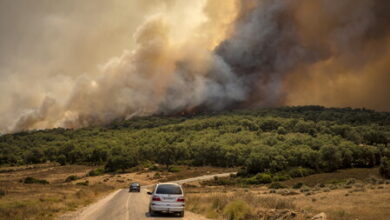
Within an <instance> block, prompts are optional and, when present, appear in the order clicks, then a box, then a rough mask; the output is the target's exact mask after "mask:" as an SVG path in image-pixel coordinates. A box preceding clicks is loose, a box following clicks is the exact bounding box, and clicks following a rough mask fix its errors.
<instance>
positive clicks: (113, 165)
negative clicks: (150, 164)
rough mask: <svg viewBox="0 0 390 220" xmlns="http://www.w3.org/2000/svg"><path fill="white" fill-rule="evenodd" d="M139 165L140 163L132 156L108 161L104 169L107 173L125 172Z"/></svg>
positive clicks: (118, 157) (116, 157) (117, 157)
mask: <svg viewBox="0 0 390 220" xmlns="http://www.w3.org/2000/svg"><path fill="white" fill-rule="evenodd" d="M137 165H138V161H137V160H136V159H135V158H134V157H132V156H131V155H128V156H127V155H121V156H114V157H113V158H111V159H110V160H108V162H107V164H106V166H105V167H104V169H105V171H107V172H115V171H118V170H122V171H124V170H125V169H128V168H131V167H135V166H137Z"/></svg>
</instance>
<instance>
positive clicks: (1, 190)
mask: <svg viewBox="0 0 390 220" xmlns="http://www.w3.org/2000/svg"><path fill="white" fill-rule="evenodd" d="M5 194H6V192H5V190H3V189H0V197H3V196H5Z"/></svg>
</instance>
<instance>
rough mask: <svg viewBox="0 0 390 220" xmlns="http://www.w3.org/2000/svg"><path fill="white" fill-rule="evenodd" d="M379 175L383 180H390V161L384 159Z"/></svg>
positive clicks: (386, 158)
mask: <svg viewBox="0 0 390 220" xmlns="http://www.w3.org/2000/svg"><path fill="white" fill-rule="evenodd" d="M379 173H380V175H381V176H382V177H383V178H386V179H390V159H389V158H388V157H382V160H381V165H380V167H379Z"/></svg>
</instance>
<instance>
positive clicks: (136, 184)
mask: <svg viewBox="0 0 390 220" xmlns="http://www.w3.org/2000/svg"><path fill="white" fill-rule="evenodd" d="M131 185H132V186H139V184H138V183H133V184H131Z"/></svg>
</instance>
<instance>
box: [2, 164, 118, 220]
mask: <svg viewBox="0 0 390 220" xmlns="http://www.w3.org/2000/svg"><path fill="white" fill-rule="evenodd" d="M94 168H95V167H88V166H58V165H56V164H40V165H36V166H23V167H12V168H2V171H3V172H1V173H0V189H1V190H2V191H3V192H4V195H3V196H1V197H0V219H53V218H54V217H55V216H56V215H58V214H59V213H63V212H66V211H71V210H75V209H77V208H79V207H82V206H85V205H87V204H89V203H91V202H93V201H95V200H96V199H97V198H100V197H101V196H103V195H105V194H106V193H108V192H110V191H112V190H113V189H114V188H115V187H114V186H110V185H108V184H103V183H99V182H95V183H92V184H91V185H89V186H79V185H76V184H75V183H76V182H72V183H65V179H66V177H68V176H69V175H77V176H80V177H81V180H84V181H85V180H86V179H88V177H85V175H86V173H87V172H88V171H89V170H91V169H94ZM26 177H34V178H37V179H43V180H47V181H49V183H50V184H24V183H22V182H20V180H21V179H24V178H26Z"/></svg>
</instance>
